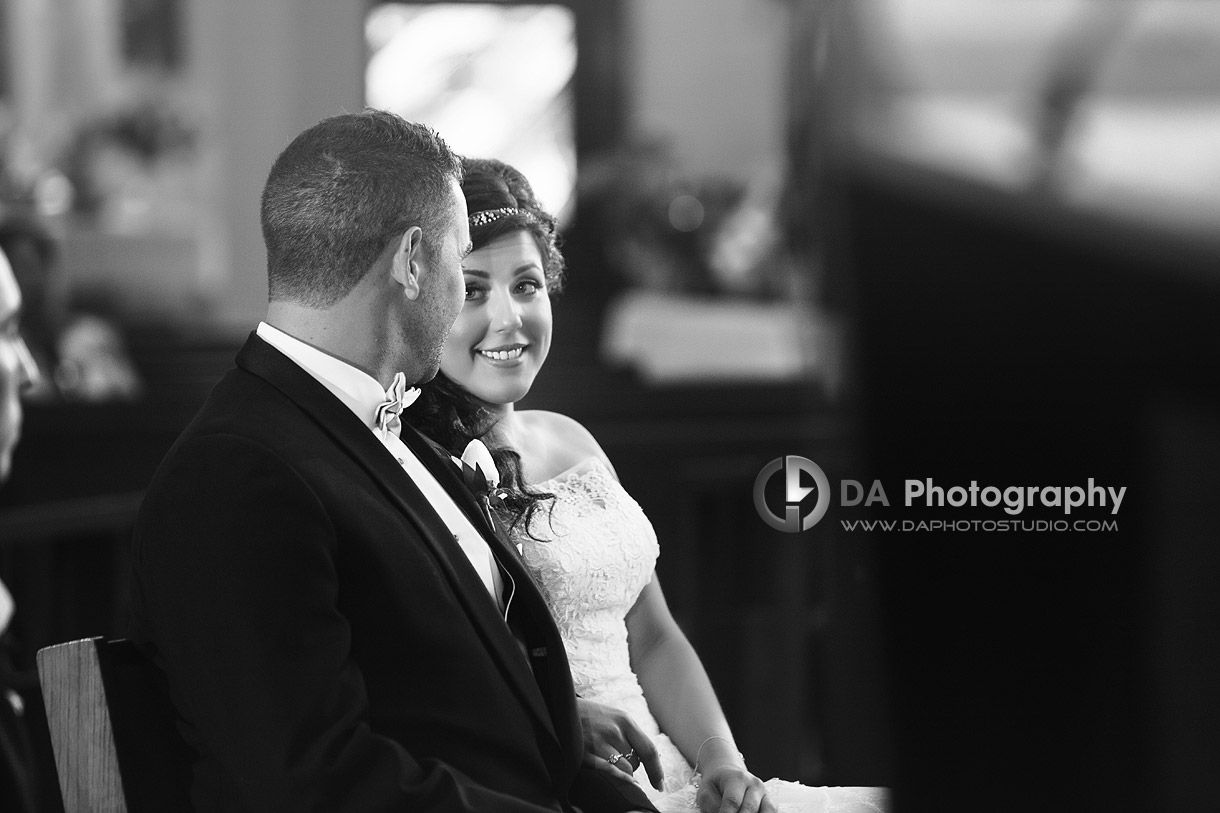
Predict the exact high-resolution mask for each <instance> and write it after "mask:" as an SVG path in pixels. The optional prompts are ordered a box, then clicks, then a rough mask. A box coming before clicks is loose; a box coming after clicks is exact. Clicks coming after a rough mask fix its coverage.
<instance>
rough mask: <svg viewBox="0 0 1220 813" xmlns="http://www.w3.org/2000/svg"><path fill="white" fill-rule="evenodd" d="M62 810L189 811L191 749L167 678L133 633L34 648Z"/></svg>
mask: <svg viewBox="0 0 1220 813" xmlns="http://www.w3.org/2000/svg"><path fill="white" fill-rule="evenodd" d="M38 676H39V682H40V683H41V686H42V695H43V700H44V702H45V704H46V709H47V724H48V726H49V728H50V732H51V746H52V748H53V749H54V751H55V767H56V770H57V771H58V773H59V788H60V793H61V794H62V795H63V801H64V811H65V813H153V812H154V811H155V813H174V812H175V811H189V810H190V802H189V795H188V788H189V785H190V775H191V762H192V759H193V753H192V751H191V749H190V748H189V747H188V746H187V744H186V743H185V742H184V741H183V739H182V737H181V735H180V734H179V733H178V730H177V728H176V726H175V719H176V714H175V712H174V709H173V706H172V705H171V704H170V702H169V698H168V694H167V692H166V690H165V678H164V676H163V675H162V674H161V672H160V670H159V669H157V668H156V667H155V666H154V665H153V664H152V663H151V662H150V661H149V660H148V659H147V658H145V657H144V656H143V654H142V653H140V651H139V650H137V649H136V647H135V645H134V644H132V643H131V642H130V641H126V640H118V641H106V640H103V639H101V638H86V639H83V640H80V641H71V642H69V643H65V644H57V645H55V646H49V647H46V648H45V649H42V650H39V652H38Z"/></svg>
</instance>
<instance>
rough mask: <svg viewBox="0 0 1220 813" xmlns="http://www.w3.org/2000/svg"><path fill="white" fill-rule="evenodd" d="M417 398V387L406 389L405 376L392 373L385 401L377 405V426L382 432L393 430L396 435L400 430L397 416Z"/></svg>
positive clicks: (400, 422) (399, 421) (400, 426)
mask: <svg viewBox="0 0 1220 813" xmlns="http://www.w3.org/2000/svg"><path fill="white" fill-rule="evenodd" d="M417 398H419V387H412V388H411V389H407V377H406V376H405V375H403V374H402V373H394V380H393V381H391V382H390V386H389V388H388V389H387V390H386V391H385V401H383V402H381V403H380V404H378V405H377V428H378V429H380V430H381V431H382V432H393V433H394V434H395V435H398V434H399V433H400V432H401V431H402V421H401V420H400V418H399V416H400V415H402V411H403V410H404V409H406V408H407V407H409V406H411V404H413V403H415V399H417Z"/></svg>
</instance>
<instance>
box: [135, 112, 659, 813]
mask: <svg viewBox="0 0 1220 813" xmlns="http://www.w3.org/2000/svg"><path fill="white" fill-rule="evenodd" d="M460 171H461V170H460V164H459V163H458V161H457V159H456V158H455V157H454V155H453V154H452V153H451V152H450V151H449V149H448V147H447V146H446V145H445V143H444V142H443V141H442V140H441V139H440V138H439V137H437V135H436V134H435V133H433V132H432V131H431V130H429V129H428V128H426V127H422V126H419V125H415V124H410V123H408V122H405V121H403V120H401V119H399V118H398V117H396V116H393V115H391V114H388V113H382V112H377V111H366V112H363V113H358V114H349V115H342V116H336V117H334V118H330V119H326V120H324V121H322V122H320V123H319V124H317V125H315V126H313V127H311V128H310V129H308V130H306V131H305V132H304V133H302V134H301V135H299V136H298V137H297V138H296V139H295V140H294V141H293V142H292V143H291V144H289V145H288V147H287V148H286V149H285V150H284V152H283V153H281V154H280V156H279V158H278V159H277V160H276V162H275V165H274V166H273V167H272V169H271V174H270V177H269V178H268V180H267V184H266V187H265V189H264V191H263V200H262V225H263V236H264V239H265V241H266V245H267V268H268V277H269V285H270V298H271V302H270V306H269V308H268V311H267V319H266V321H265V322H263V323H262V324H260V325H259V326H258V329H257V330H256V331H255V332H254V334H252V335H251V336H250V338H249V339H248V341H247V342H246V345H245V347H243V348H242V350H241V352H240V353H239V355H238V356H237V368H236V369H235V370H232V371H230V372H229V373H228V374H227V375H226V376H225V378H224V379H223V380H222V381H221V382H220V383H219V384H218V385H217V387H216V388H215V390H214V391H213V392H212V394H211V396H210V397H209V399H208V401H207V402H206V403H205V404H204V406H203V408H202V410H201V411H200V413H199V415H198V416H197V417H196V418H195V420H194V421H193V422H192V423H191V425H190V426H189V427H188V428H187V429H186V431H185V432H184V433H183V435H182V437H181V438H179V440H178V442H177V443H176V444H175V445H174V447H173V449H172V450H171V451H170V453H169V455H168V456H167V457H166V459H165V460H164V462H163V463H162V465H161V467H160V469H159V470H158V472H157V474H156V476H155V477H154V479H153V482H152V484H151V485H150V487H149V490H148V493H147V496H146V498H145V501H144V504H143V506H142V507H141V510H140V516H139V519H138V521H137V526H136V530H135V545H134V586H133V596H132V603H133V607H132V614H133V625H132V637H133V638H134V639H135V640H136V641H137V642H138V644H139V645H140V646H141V648H142V649H143V650H144V651H145V652H146V653H147V654H148V655H149V656H150V657H151V658H152V659H153V660H154V662H155V663H156V664H157V665H158V666H159V667H160V668H161V669H162V670H163V671H164V672H165V674H166V676H167V678H168V686H169V692H170V697H171V699H172V700H173V703H174V705H175V707H176V708H177V710H178V713H179V716H180V718H181V720H180V723H179V728H180V730H181V731H182V733H183V735H184V737H185V738H186V740H187V742H188V743H189V744H190V745H191V746H192V747H193V748H194V750H195V751H196V753H197V754H198V760H197V762H196V764H195V766H194V773H193V783H192V787H191V796H192V800H193V802H194V806H195V808H196V809H198V810H208V811H212V810H224V811H260V812H261V811H280V810H283V811H314V810H316V811H429V810H437V811H439V810H445V811H449V810H457V811H461V810H470V811H476V810H477V811H505V812H506V813H509V812H511V811H521V812H522V813H526V811H544V810H545V811H564V810H572V809H574V806H580V808H581V809H583V810H585V811H606V812H607V813H610V812H611V811H626V810H637V809H652V807H651V805H650V804H649V803H648V802H647V801H646V800H645V798H644V797H643V795H642V794H641V793H640V792H639V790H638V788H635V786H633V785H631V784H629V783H626V782H615V781H614V780H613V779H603V774H599V773H597V772H594V771H590V770H588V769H584V768H582V767H581V757H582V747H581V742H580V739H581V738H580V727H579V723H578V721H577V716H576V711H575V700H574V697H573V693H572V683H571V676H570V674H569V672H568V665H567V661H566V658H565V656H564V652H563V644H562V642H561V641H560V639H559V636H558V633H557V631H556V629H555V626H554V624H553V623H552V622H551V620H550V616H549V614H548V612H547V609H546V606H545V604H544V603H543V600H542V598H541V596H540V595H539V593H538V592H537V590H536V589H535V588H534V587H533V583H532V582H531V580H530V578H529V576H528V575H527V574H526V573H525V572H524V570H523V569H522V567H521V566H520V564H519V562H518V560H517V559H516V558H515V557H514V555H513V553H512V552H511V551H510V550H509V548H508V547H507V546H506V545H505V544H504V543H503V542H502V541H501V540H499V539H497V538H496V535H495V533H494V532H493V531H492V530H491V529H490V528H489V527H488V526H487V525H486V524H485V522H484V520H483V518H482V514H481V513H480V510H479V507H478V506H477V505H476V503H475V500H474V499H473V498H472V496H471V494H470V493H469V492H468V491H467V490H466V489H465V487H464V486H463V484H462V480H461V478H460V476H459V474H458V470H457V468H456V467H455V466H454V465H453V464H452V463H451V462H450V461H449V460H448V459H446V458H443V457H441V456H440V455H438V454H437V453H436V452H435V451H434V450H433V448H432V447H431V446H430V444H429V442H428V441H426V440H425V439H424V438H423V437H422V436H420V435H419V434H417V433H415V432H414V431H413V430H411V429H410V428H409V427H408V426H406V425H405V421H401V420H399V418H398V415H399V413H400V411H401V410H402V409H409V408H410V407H409V402H410V400H411V390H407V389H406V386H409V385H411V384H414V383H420V382H424V381H427V380H429V379H431V378H432V376H433V375H434V374H435V373H436V371H437V368H438V365H439V358H440V352H441V346H442V343H443V341H444V339H445V336H446V334H447V333H448V331H449V329H450V327H451V325H452V324H453V321H454V319H455V318H456V316H457V313H458V311H459V310H460V309H461V307H462V302H463V298H464V290H463V288H464V286H463V283H462V273H461V262H462V259H463V257H464V256H465V255H466V253H467V252H468V251H469V249H470V236H469V229H468V226H467V213H466V207H465V203H464V201H463V198H462V195H461V193H460V190H459V187H458V180H459V176H460ZM399 374H401V375H399ZM404 385H406V386H404Z"/></svg>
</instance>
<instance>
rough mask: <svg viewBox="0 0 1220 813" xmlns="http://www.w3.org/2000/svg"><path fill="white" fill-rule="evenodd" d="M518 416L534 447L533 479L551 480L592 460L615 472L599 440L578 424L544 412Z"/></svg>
mask: <svg viewBox="0 0 1220 813" xmlns="http://www.w3.org/2000/svg"><path fill="white" fill-rule="evenodd" d="M517 415H518V417H519V418H520V420H521V421H522V426H523V428H524V429H525V430H526V433H527V435H528V436H529V438H530V442H531V445H532V446H533V447H534V454H531V455H529V457H530V458H532V459H533V462H534V465H533V466H531V468H533V469H534V472H533V473H532V476H531V479H533V480H535V481H542V480H547V479H550V478H551V477H555V476H557V475H559V474H562V473H563V472H565V471H568V470H569V469H571V468H574V467H575V466H577V465H579V464H581V463H584V462H585V461H587V460H589V459H590V458H593V457H596V458H598V459H599V460H601V461H602V462H603V463H605V464H606V466H607V467H608V468H609V469H610V471H612V472H613V471H614V467H613V466H612V465H611V464H610V459H609V458H608V457H606V453H605V452H604V451H603V450H602V447H601V445H600V444H599V443H598V442H597V439H596V438H594V437H593V434H592V433H591V432H589V430H588V429H586V428H585V427H584V426H583V425H582V424H581V423H580V422H579V421H577V420H575V419H573V418H569V417H568V416H567V415H562V414H560V413H558V412H550V411H548V410H545V409H531V410H521V411H519V412H518V413H517Z"/></svg>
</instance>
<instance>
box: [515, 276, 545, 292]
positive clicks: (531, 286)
mask: <svg viewBox="0 0 1220 813" xmlns="http://www.w3.org/2000/svg"><path fill="white" fill-rule="evenodd" d="M544 287H546V286H545V285H544V284H543V283H542V282H540V281H539V280H536V279H529V278H527V279H523V280H521V281H520V282H518V283H517V293H519V294H536V293H538V292H539V291H541V290H542V289H543V288H544Z"/></svg>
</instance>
